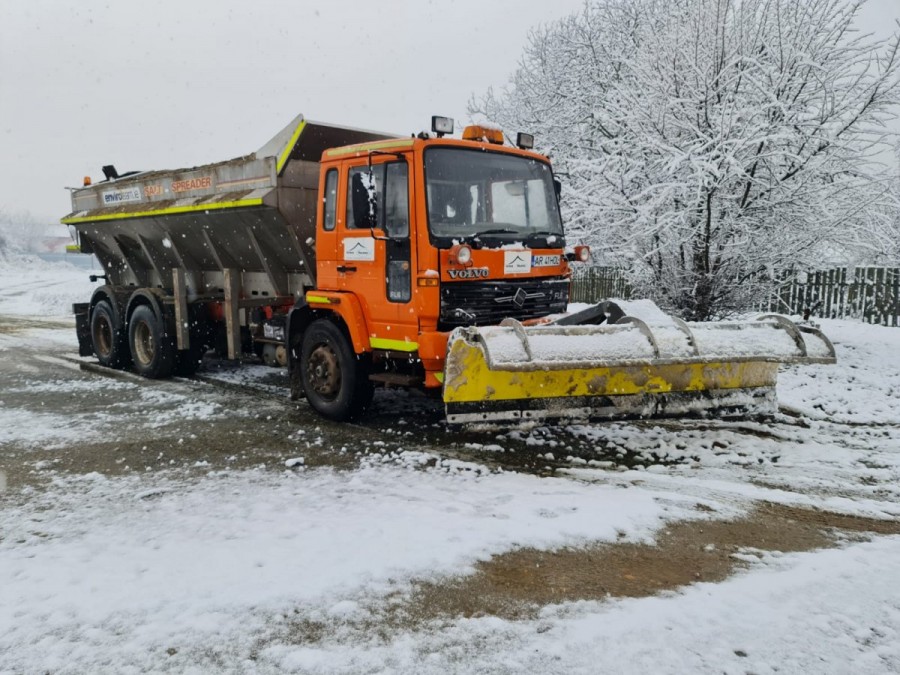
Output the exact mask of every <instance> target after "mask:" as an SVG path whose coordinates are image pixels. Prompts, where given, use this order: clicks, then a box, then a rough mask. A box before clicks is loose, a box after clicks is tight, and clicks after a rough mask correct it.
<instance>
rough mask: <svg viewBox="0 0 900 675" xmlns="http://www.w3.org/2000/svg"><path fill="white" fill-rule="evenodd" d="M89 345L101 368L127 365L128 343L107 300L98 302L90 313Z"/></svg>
mask: <svg viewBox="0 0 900 675" xmlns="http://www.w3.org/2000/svg"><path fill="white" fill-rule="evenodd" d="M91 345H92V347H93V350H94V354H96V355H97V360H98V361H99V362H100V365H101V366H106V367H107V368H122V367H123V366H125V365H127V363H128V342H127V340H126V339H125V335H124V332H123V330H122V326H120V325H119V323H118V322H117V321H116V317H115V314H113V310H112V305H110V304H109V302H108V301H107V300H101V301H100V302H98V303H97V304H96V305H94V309H93V310H92V311H91Z"/></svg>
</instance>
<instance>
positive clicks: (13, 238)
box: [0, 208, 47, 255]
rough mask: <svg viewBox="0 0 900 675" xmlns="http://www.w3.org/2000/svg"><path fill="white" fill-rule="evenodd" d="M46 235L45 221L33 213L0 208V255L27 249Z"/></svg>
mask: <svg viewBox="0 0 900 675" xmlns="http://www.w3.org/2000/svg"><path fill="white" fill-rule="evenodd" d="M46 235H47V225H46V223H45V222H43V221H41V220H40V219H38V218H37V217H36V216H34V215H33V214H31V213H29V212H27V211H19V212H12V211H7V210H5V209H3V208H0V255H5V254H7V253H10V252H22V251H29V250H31V249H32V248H34V246H35V245H36V243H37V242H38V241H39V240H40V239H41V238H42V237H44V236H46Z"/></svg>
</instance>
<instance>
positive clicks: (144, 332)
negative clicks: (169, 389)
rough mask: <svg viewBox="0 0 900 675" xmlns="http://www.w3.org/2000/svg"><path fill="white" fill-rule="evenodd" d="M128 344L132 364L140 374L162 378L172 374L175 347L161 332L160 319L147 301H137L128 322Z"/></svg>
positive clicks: (162, 331)
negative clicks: (137, 305) (144, 303)
mask: <svg viewBox="0 0 900 675" xmlns="http://www.w3.org/2000/svg"><path fill="white" fill-rule="evenodd" d="M128 345H129V346H130V347H131V358H132V360H133V361H134V367H135V369H136V370H137V371H138V373H140V374H141V375H143V376H144V377H150V378H153V379H162V378H166V377H169V375H171V374H172V369H173V368H174V367H175V359H176V355H177V350H176V349H175V345H174V343H173V341H172V338H170V337H169V336H167V335H166V334H165V331H164V330H163V323H162V319H161V318H160V317H158V316H156V314H155V313H154V311H153V309H152V308H151V307H150V306H148V305H140V306H139V307H137V308H136V309H135V310H134V312H133V313H132V315H131V320H130V321H129V322H128Z"/></svg>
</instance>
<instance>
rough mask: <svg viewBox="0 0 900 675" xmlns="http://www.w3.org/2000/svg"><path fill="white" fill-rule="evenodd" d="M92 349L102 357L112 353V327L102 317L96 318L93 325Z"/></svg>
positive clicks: (105, 318)
mask: <svg viewBox="0 0 900 675" xmlns="http://www.w3.org/2000/svg"><path fill="white" fill-rule="evenodd" d="M94 349H95V350H96V351H97V353H98V354H100V355H102V356H108V355H109V354H110V353H111V352H112V325H111V324H110V323H109V319H108V318H107V317H106V316H104V315H100V316H98V317H97V322H96V323H95V324H94Z"/></svg>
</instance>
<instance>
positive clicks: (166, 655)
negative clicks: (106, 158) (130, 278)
mask: <svg viewBox="0 0 900 675" xmlns="http://www.w3.org/2000/svg"><path fill="white" fill-rule="evenodd" d="M83 275H84V272H83V271H81V270H77V271H72V270H70V269H69V268H65V267H62V266H58V267H52V266H45V267H44V268H42V270H40V272H39V273H35V274H34V276H29V273H28V272H26V271H24V270H23V269H21V268H10V267H8V268H3V267H0V287H2V289H3V290H2V292H0V589H2V590H0V673H7V672H9V673H20V672H53V673H67V672H71V673H81V672H109V673H123V672H179V673H181V672H197V673H201V672H203V673H205V672H259V673H275V672H301V673H317V672H322V673H357V672H373V673H376V672H404V673H407V672H408V673H444V672H460V673H463V672H465V673H468V672H495V673H513V672H515V673H521V672H542V673H543V672H559V673H581V672H584V673H589V672H635V673H638V672H678V673H680V672H717V673H718V672H728V673H731V672H734V673H738V672H740V673H744V672H756V673H766V672H776V671H777V672H780V673H785V672H788V673H791V672H796V673H800V672H804V673H805V672H854V673H860V672H862V673H881V672H897V671H900V589H898V586H897V584H896V582H895V580H896V578H897V577H898V574H900V536H898V533H900V386H898V385H897V384H896V383H897V376H898V373H900V331H898V330H896V329H893V330H891V329H881V328H877V327H862V326H859V325H855V324H853V323H850V322H826V323H825V326H824V328H825V330H826V332H827V333H828V334H829V335H830V336H831V337H832V338H833V339H834V340H835V342H836V344H837V349H838V357H839V359H840V364H839V365H838V366H832V367H828V366H813V367H808V368H805V369H799V368H792V369H788V370H787V371H785V372H783V373H782V375H781V383H780V387H779V396H780V399H781V402H782V404H783V405H784V406H785V407H784V410H785V412H784V413H783V414H781V415H779V416H778V417H777V418H776V419H775V420H769V421H754V420H745V421H740V422H724V421H708V420H693V421H687V422H664V423H663V422H636V423H613V424H602V425H600V424H597V425H593V424H591V425H587V424H585V425H572V426H568V427H552V428H551V427H533V428H517V429H509V428H483V429H475V430H468V431H465V432H463V433H457V432H453V431H449V430H448V429H447V428H446V427H445V426H444V425H443V424H442V423H441V422H440V419H439V410H436V409H435V407H434V406H433V405H431V404H429V403H428V402H426V401H423V400H421V399H419V398H417V397H415V396H407V395H404V394H392V395H383V394H381V393H379V396H378V397H377V398H376V405H375V411H374V413H373V414H372V415H370V416H369V417H368V418H367V419H366V420H364V421H363V422H362V423H361V424H359V425H333V424H329V423H327V422H323V421H322V420H321V419H320V418H318V417H316V416H315V415H313V414H312V413H311V412H310V411H309V410H308V408H307V407H306V406H305V404H303V403H299V404H292V403H290V402H289V401H286V400H285V399H284V398H283V397H282V396H281V395H280V394H281V392H282V390H283V376H282V375H281V374H280V373H279V371H272V370H269V369H265V368H263V367H251V368H245V369H241V370H240V371H233V370H229V369H222V370H217V371H207V372H206V373H205V375H206V376H207V377H209V378H212V379H215V380H218V381H226V382H230V383H231V385H233V386H237V385H240V387H239V388H232V387H222V386H218V385H215V384H210V383H208V382H203V381H200V382H198V381H185V380H178V381H171V382H146V381H143V380H140V379H138V378H133V377H127V376H126V377H119V378H112V377H107V376H103V375H99V374H96V373H94V372H89V371H83V370H81V369H80V368H79V367H78V365H77V364H75V363H73V362H72V360H71V359H72V352H73V351H74V349H75V340H74V331H73V329H72V322H71V319H69V318H67V317H66V316H65V314H64V312H65V309H64V308H65V307H66V305H67V304H68V303H70V302H71V301H72V300H73V299H81V298H82V297H83V296H85V295H86V294H87V293H88V292H89V288H90V286H89V284H87V283H86V282H85V281H84V280H83V279H82V276H83ZM20 291H21V292H20ZM35 303H37V305H38V306H41V307H44V308H45V309H46V312H47V316H45V317H41V318H39V319H38V318H35V317H34V316H33V314H34V312H33V309H32V308H33V307H34V306H35ZM248 383H249V385H250V387H247V384H248ZM254 388H255V389H256V390H259V391H261V392H262V394H263V395H258V394H256V393H254ZM245 390H246V391H245Z"/></svg>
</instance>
